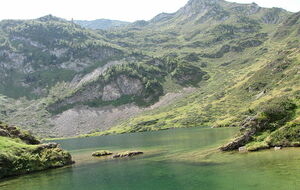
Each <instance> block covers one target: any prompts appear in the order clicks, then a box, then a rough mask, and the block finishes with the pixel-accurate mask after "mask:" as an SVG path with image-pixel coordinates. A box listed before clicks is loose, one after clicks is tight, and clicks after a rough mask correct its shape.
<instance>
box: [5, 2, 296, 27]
mask: <svg viewBox="0 0 300 190" xmlns="http://www.w3.org/2000/svg"><path fill="white" fill-rule="evenodd" d="M187 1H188V0H1V7H0V20H2V19H34V18H38V17H41V16H45V15H48V14H52V15H54V16H58V17H61V18H65V19H68V20H71V19H72V18H73V19H75V20H94V19H99V18H107V19H115V20H123V21H131V22H132V21H135V20H150V19H151V18H153V17H154V16H156V15H157V14H159V13H161V12H167V13H172V12H175V11H177V10H178V9H179V8H180V7H182V6H184V5H185V4H186V3H187ZM228 1H231V2H239V3H252V2H256V3H257V4H258V5H260V6H263V7H281V8H284V9H286V10H289V11H292V12H297V11H300V0H228Z"/></svg>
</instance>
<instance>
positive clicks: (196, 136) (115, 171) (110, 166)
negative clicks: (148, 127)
mask: <svg viewBox="0 0 300 190" xmlns="http://www.w3.org/2000/svg"><path fill="white" fill-rule="evenodd" d="M236 132H237V129H232V128H231V129H226V128H222V129H209V128H193V129H178V130H168V131H158V132H146V133H136V134H124V135H116V136H103V137H92V138H83V139H69V140H61V141H58V142H59V143H60V144H61V145H62V147H63V148H65V149H67V150H69V151H70V152H71V153H72V155H73V157H74V159H75V161H76V164H75V165H73V166H70V167H65V168H60V169H55V170H48V171H44V172H38V173H34V174H30V175H25V176H20V177H16V178H11V179H6V180H5V181H2V182H0V189H1V190H160V189H161V190H260V189H264V190H265V189H270V190H271V189H272V190H289V189H291V190H296V189H297V190H298V189H300V181H299V180H300V149H296V148H293V149H284V150H281V151H274V150H268V151H261V152H255V153H237V152H235V153H220V152H218V151H217V150H216V148H217V147H218V146H220V145H221V144H223V143H225V142H226V141H228V139H230V138H231V137H232V136H233V135H234V134H235V133H236ZM99 149H108V150H112V151H115V152H118V151H123V150H140V151H144V152H145V154H144V155H142V156H137V157H134V158H125V159H112V158H110V157H107V158H92V157H91V153H92V152H93V151H95V150H99Z"/></svg>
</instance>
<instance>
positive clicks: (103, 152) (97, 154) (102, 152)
mask: <svg viewBox="0 0 300 190" xmlns="http://www.w3.org/2000/svg"><path fill="white" fill-rule="evenodd" d="M112 154H113V153H112V152H111V151H109V150H100V151H96V152H93V154H92V156H94V157H101V156H108V155H112Z"/></svg>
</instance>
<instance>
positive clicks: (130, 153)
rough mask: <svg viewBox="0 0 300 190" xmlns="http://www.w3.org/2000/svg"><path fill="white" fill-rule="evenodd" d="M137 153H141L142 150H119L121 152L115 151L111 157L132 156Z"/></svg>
mask: <svg viewBox="0 0 300 190" xmlns="http://www.w3.org/2000/svg"><path fill="white" fill-rule="evenodd" d="M139 154H143V152H140V151H126V152H121V153H117V154H115V155H114V156H113V158H123V157H132V156H136V155H139Z"/></svg>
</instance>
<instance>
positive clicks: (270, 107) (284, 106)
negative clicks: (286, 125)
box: [261, 97, 296, 123]
mask: <svg viewBox="0 0 300 190" xmlns="http://www.w3.org/2000/svg"><path fill="white" fill-rule="evenodd" d="M295 109H296V105H295V104H294V103H293V102H292V101H291V100H290V99H288V98H287V97H280V98H275V99H272V100H270V101H268V102H266V104H265V105H264V106H263V107H262V108H261V110H262V115H263V116H265V117H266V118H267V119H268V120H269V121H270V122H271V123H272V122H277V121H282V122H285V121H287V120H289V119H290V118H291V117H292V116H293V115H294V112H295Z"/></svg>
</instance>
